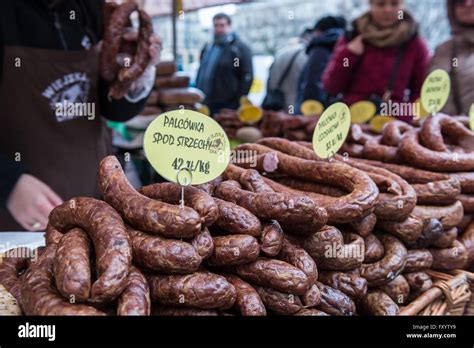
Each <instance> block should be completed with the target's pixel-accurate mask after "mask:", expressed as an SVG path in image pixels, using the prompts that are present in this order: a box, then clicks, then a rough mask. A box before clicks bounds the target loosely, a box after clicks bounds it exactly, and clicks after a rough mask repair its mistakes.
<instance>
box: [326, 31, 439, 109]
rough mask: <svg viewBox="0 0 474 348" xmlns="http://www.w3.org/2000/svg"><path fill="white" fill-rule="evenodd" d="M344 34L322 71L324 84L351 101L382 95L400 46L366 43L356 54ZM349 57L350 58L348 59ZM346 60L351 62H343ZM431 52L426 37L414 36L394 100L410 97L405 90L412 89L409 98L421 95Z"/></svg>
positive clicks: (350, 102) (401, 67) (327, 88)
mask: <svg viewBox="0 0 474 348" xmlns="http://www.w3.org/2000/svg"><path fill="white" fill-rule="evenodd" d="M347 43H348V42H347V40H346V38H345V37H341V38H340V39H339V41H338V43H337V44H336V47H335V49H334V53H333V55H332V58H331V60H330V61H329V64H328V65H327V67H326V70H325V71H324V74H323V84H324V87H325V89H326V92H328V93H329V94H330V95H333V96H335V95H337V94H339V93H342V94H343V99H344V102H345V103H346V104H348V105H351V104H353V103H355V102H357V101H360V100H367V99H368V98H369V97H370V96H371V95H372V94H376V95H378V96H379V97H382V96H383V94H384V93H385V90H386V89H387V86H388V83H389V80H390V76H391V74H392V70H393V67H394V64H395V60H396V57H397V53H398V50H399V48H398V47H393V48H392V47H390V48H378V47H375V46H372V45H370V44H368V43H367V42H365V43H364V46H365V52H364V54H363V55H362V56H357V55H355V54H354V53H352V52H351V51H349V49H348V48H347ZM345 58H348V61H347V60H345ZM345 62H348V63H349V66H347V64H344V63H345ZM429 62H430V54H429V51H428V48H427V46H426V44H425V42H424V40H423V39H421V38H420V37H419V36H416V37H414V38H413V39H412V40H411V41H410V42H409V43H408V46H407V47H406V49H405V53H404V56H403V59H402V61H401V64H400V69H399V72H398V77H397V78H396V80H395V83H394V87H393V93H392V100H393V101H394V102H403V101H407V100H405V98H404V95H405V90H406V89H409V90H410V91H411V95H410V101H412V102H413V101H415V100H416V99H417V98H418V97H419V96H420V90H421V86H422V84H423V81H424V79H425V77H426V74H427V71H428V65H429Z"/></svg>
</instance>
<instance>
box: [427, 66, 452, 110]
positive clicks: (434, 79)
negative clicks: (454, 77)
mask: <svg viewBox="0 0 474 348" xmlns="http://www.w3.org/2000/svg"><path fill="white" fill-rule="evenodd" d="M449 93H451V79H450V77H449V74H448V73H447V72H446V71H444V70H442V69H437V70H435V71H433V72H431V74H429V75H428V77H427V78H426V79H425V82H423V86H422V87H421V105H422V106H423V108H424V109H425V110H426V111H428V112H430V113H431V112H433V113H435V112H440V111H441V110H442V109H443V107H444V105H446V102H447V101H448V98H449Z"/></svg>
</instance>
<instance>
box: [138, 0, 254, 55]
mask: <svg viewBox="0 0 474 348" xmlns="http://www.w3.org/2000/svg"><path fill="white" fill-rule="evenodd" d="M246 1H249V0H140V1H138V2H139V3H140V5H141V7H142V8H143V9H145V11H147V12H148V14H149V15H150V16H152V17H157V16H172V24H173V56H174V57H175V59H176V41H177V39H176V35H177V31H176V18H177V16H178V15H179V13H180V12H181V11H184V12H190V11H197V10H199V9H202V8H205V7H212V6H219V5H226V4H238V3H242V2H246Z"/></svg>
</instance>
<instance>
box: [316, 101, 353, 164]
mask: <svg viewBox="0 0 474 348" xmlns="http://www.w3.org/2000/svg"><path fill="white" fill-rule="evenodd" d="M350 126H351V115H350V111H349V107H348V106H347V105H346V104H344V103H336V104H333V105H331V106H330V107H329V108H327V109H326V111H324V113H323V114H322V115H321V118H320V119H319V121H318V123H317V124H316V127H315V129H314V133H313V148H314V152H316V155H318V157H320V158H330V157H332V156H334V155H335V154H336V152H337V151H339V149H340V148H341V146H342V144H344V141H345V140H346V137H347V134H348V133H349V128H350Z"/></svg>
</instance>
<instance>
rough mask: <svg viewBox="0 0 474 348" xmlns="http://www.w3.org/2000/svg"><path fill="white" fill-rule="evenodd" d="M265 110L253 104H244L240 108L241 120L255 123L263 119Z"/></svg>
mask: <svg viewBox="0 0 474 348" xmlns="http://www.w3.org/2000/svg"><path fill="white" fill-rule="evenodd" d="M262 116H263V110H262V109H260V108H259V107H257V106H253V105H248V104H246V105H242V106H241V107H240V108H239V120H240V121H241V122H243V123H248V124H253V123H257V122H258V121H260V120H261V119H262Z"/></svg>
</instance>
